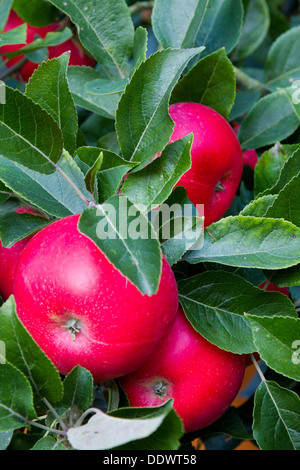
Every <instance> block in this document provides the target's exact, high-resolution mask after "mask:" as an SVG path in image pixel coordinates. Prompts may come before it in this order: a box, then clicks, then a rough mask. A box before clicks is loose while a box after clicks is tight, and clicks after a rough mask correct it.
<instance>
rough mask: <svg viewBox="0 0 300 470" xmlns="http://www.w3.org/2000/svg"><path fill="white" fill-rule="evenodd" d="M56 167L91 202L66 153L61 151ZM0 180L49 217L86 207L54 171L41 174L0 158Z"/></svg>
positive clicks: (80, 177) (71, 160)
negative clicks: (49, 173)
mask: <svg viewBox="0 0 300 470" xmlns="http://www.w3.org/2000/svg"><path fill="white" fill-rule="evenodd" d="M58 166H59V168H61V169H62V170H63V171H64V172H65V173H66V174H67V176H68V177H69V178H70V179H71V180H72V181H73V182H74V183H76V185H77V187H78V188H79V189H80V191H81V192H82V193H83V194H84V195H85V197H86V198H87V199H88V200H91V194H90V193H89V192H88V191H87V189H86V187H85V182H84V175H83V173H82V172H81V171H80V169H79V167H78V166H77V165H76V163H75V162H74V160H73V159H72V158H71V156H70V155H69V154H68V153H67V152H64V154H63V156H62V158H61V160H60V162H59V164H58ZM0 179H1V180H3V181H4V182H5V184H6V185H7V186H8V187H9V188H11V189H12V191H14V192H15V193H17V194H19V195H20V196H21V197H22V198H24V199H25V200H26V201H28V202H29V203H31V204H33V205H35V206H37V207H39V208H40V209H42V210H44V211H45V212H47V213H48V214H51V215H53V216H56V217H66V216H68V215H71V214H79V213H80V212H82V211H83V210H84V209H85V208H86V205H85V203H84V202H83V201H82V200H81V199H80V197H79V196H78V194H77V193H76V192H75V191H74V189H73V188H72V186H71V185H70V184H69V183H68V182H67V181H66V180H65V178H64V177H63V176H62V175H61V174H60V173H59V172H58V171H56V172H55V173H53V174H52V175H43V174H41V173H38V172H36V171H33V170H29V169H28V168H25V167H24V166H22V165H19V164H18V163H15V162H11V161H9V160H7V159H6V158H4V157H2V156H1V155H0Z"/></svg>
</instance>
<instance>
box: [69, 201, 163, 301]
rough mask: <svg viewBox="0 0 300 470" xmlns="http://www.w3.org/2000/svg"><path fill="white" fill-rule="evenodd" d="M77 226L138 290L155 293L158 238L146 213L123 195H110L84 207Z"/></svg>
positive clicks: (148, 293) (158, 269)
mask: <svg viewBox="0 0 300 470" xmlns="http://www.w3.org/2000/svg"><path fill="white" fill-rule="evenodd" d="M131 224H133V225H131ZM78 228H79V231H80V232H82V233H83V234H85V235H87V236H88V237H89V238H91V239H92V240H93V241H94V242H95V244H96V245H97V246H98V247H99V248H100V249H101V251H102V252H103V253H104V254H105V255H106V256H107V258H108V259H109V260H110V262H111V263H112V264H113V265H114V266H115V267H116V269H118V270H119V271H120V272H121V273H122V274H123V275H124V276H125V277H126V278H127V279H129V280H130V281H131V282H132V283H133V284H134V285H135V286H136V287H137V288H138V289H139V290H140V292H142V293H143V294H147V295H153V294H155V293H156V292H157V289H158V285H159V281H160V275H161V263H162V254H161V249H160V245H159V241H158V239H157V235H156V234H155V233H154V231H153V228H152V226H151V225H150V223H149V222H148V219H147V218H146V216H145V215H143V214H141V213H140V211H139V210H138V209H137V208H136V207H135V206H134V205H133V204H132V203H130V201H129V200H128V199H127V198H126V197H125V196H122V195H121V196H120V195H116V196H112V197H111V198H109V199H108V200H107V201H106V203H104V204H103V205H99V206H98V208H97V209H96V208H89V209H86V210H85V211H84V212H83V213H82V214H81V216H80V219H79V225H78ZM131 232H132V233H131ZM135 237H136V238H135Z"/></svg>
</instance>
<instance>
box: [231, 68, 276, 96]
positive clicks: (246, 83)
mask: <svg viewBox="0 0 300 470" xmlns="http://www.w3.org/2000/svg"><path fill="white" fill-rule="evenodd" d="M233 68H234V73H235V76H236V81H237V83H238V84H240V85H242V86H243V87H244V88H246V90H249V91H252V90H257V91H260V92H261V93H263V94H266V93H268V92H269V90H268V89H267V88H266V87H265V85H264V84H263V83H261V82H260V81H258V80H256V79H255V78H252V77H250V75H248V74H247V73H245V72H243V71H242V70H240V69H239V68H238V67H235V66H234V67H233Z"/></svg>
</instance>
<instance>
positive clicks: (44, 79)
mask: <svg viewBox="0 0 300 470" xmlns="http://www.w3.org/2000/svg"><path fill="white" fill-rule="evenodd" d="M69 58H70V57H69V54H68V53H64V54H62V55H61V56H60V57H55V58H54V59H51V60H47V61H46V62H44V63H43V64H41V65H40V66H39V68H38V69H37V70H36V71H35V72H34V73H33V75H32V76H31V78H30V79H29V82H28V84H27V86H26V90H25V94H26V95H27V96H28V97H29V98H31V99H32V101H34V102H35V103H37V104H39V105H40V106H41V108H43V109H44V110H45V111H47V112H48V113H49V114H50V115H51V116H52V117H53V119H54V120H55V121H56V122H57V124H58V125H59V128H60V129H61V131H62V134H63V138H64V148H65V149H66V150H67V151H68V152H69V153H70V154H73V153H74V151H75V148H76V134H77V131H78V117H77V111H76V107H75V104H74V101H73V98H72V95H71V92H70V90H69V85H68V80H67V69H68V63H69Z"/></svg>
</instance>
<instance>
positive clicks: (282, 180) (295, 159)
mask: <svg viewBox="0 0 300 470" xmlns="http://www.w3.org/2000/svg"><path fill="white" fill-rule="evenodd" d="M299 167H300V149H298V150H295V151H294V152H292V153H291V155H289V156H288V159H287V160H286V161H285V162H284V163H283V164H282V167H281V170H280V172H279V176H278V179H277V181H276V183H275V184H274V185H273V186H271V188H268V189H265V190H264V192H263V194H262V195H267V194H279V192H280V191H281V190H282V189H283V188H284V187H285V186H286V185H287V184H289V182H290V181H291V179H292V178H293V177H294V176H295V175H296V174H297V173H298V172H299Z"/></svg>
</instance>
